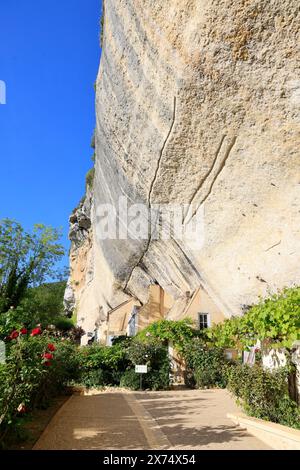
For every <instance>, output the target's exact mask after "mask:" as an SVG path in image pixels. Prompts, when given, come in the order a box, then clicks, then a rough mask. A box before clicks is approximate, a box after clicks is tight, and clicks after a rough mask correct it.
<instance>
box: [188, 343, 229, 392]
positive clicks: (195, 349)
mask: <svg viewBox="0 0 300 470" xmlns="http://www.w3.org/2000/svg"><path fill="white" fill-rule="evenodd" d="M183 357H184V360H185V363H186V373H185V383H186V385H187V386H189V387H192V388H194V387H197V388H207V387H221V388H224V387H226V373H225V372H226V369H227V367H228V361H227V360H226V359H225V357H224V351H223V350H222V349H220V348H216V347H208V346H207V345H206V344H205V343H204V342H203V340H202V339H200V338H194V339H192V340H191V341H189V342H188V343H187V344H186V345H185V347H184V350H183Z"/></svg>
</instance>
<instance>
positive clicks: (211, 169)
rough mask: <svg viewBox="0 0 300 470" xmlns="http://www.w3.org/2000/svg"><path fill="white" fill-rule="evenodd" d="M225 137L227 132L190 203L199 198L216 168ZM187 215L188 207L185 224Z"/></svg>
mask: <svg viewBox="0 0 300 470" xmlns="http://www.w3.org/2000/svg"><path fill="white" fill-rule="evenodd" d="M225 137H226V134H224V135H223V136H222V138H221V142H220V143H219V145H218V148H217V151H216V153H215V156H214V159H213V162H212V164H211V166H210V168H209V170H208V171H207V172H206V173H205V175H204V177H203V178H202V179H201V181H200V183H199V185H198V186H197V188H196V190H195V192H194V194H193V196H192V197H191V199H190V201H189V205H191V204H193V202H194V200H195V199H196V198H197V196H198V194H199V192H200V190H201V188H202V187H203V185H204V183H205V181H206V180H207V178H208V177H209V176H210V174H211V173H212V171H213V169H214V167H215V164H216V162H217V159H218V156H219V153H220V152H221V148H222V145H223V142H224V139H225ZM187 216H188V209H187V213H186V214H185V215H184V217H183V219H184V220H183V224H185V222H186V218H187Z"/></svg>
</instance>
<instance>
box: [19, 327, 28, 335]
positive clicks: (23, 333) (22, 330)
mask: <svg viewBox="0 0 300 470" xmlns="http://www.w3.org/2000/svg"><path fill="white" fill-rule="evenodd" d="M20 333H21V335H27V333H28V330H27V329H26V328H22V329H21V330H20Z"/></svg>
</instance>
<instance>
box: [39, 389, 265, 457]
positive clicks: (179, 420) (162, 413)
mask: <svg viewBox="0 0 300 470" xmlns="http://www.w3.org/2000/svg"><path fill="white" fill-rule="evenodd" d="M236 410H237V409H236V405H235V404H234V401H233V400H232V399H231V397H230V396H229V394H228V392H227V391H225V390H180V391H179V390H176V391H167V392H137V393H130V392H128V393H126V392H124V393H122V392H99V393H97V394H94V395H87V396H86V395H73V396H72V397H71V398H70V399H69V400H68V401H67V402H66V403H65V404H64V405H63V406H62V408H61V409H60V410H59V411H58V413H57V414H56V415H55V416H54V418H53V419H52V421H51V422H50V424H49V425H48V427H47V428H46V429H45V431H44V433H43V434H42V436H41V437H40V439H39V440H38V441H37V443H36V444H35V446H34V450H41V449H43V450H49V449H50V450H61V449H68V450H81V449H89V450H95V449H111V450H133V449H134V450H139V449H153V450H155V449H177V450H178V449H191V450H196V449H199V450H201V449H203V450H204V449H253V450H254V449H267V446H266V445H265V444H263V443H262V442H260V441H259V440H258V439H256V438H255V437H252V436H251V435H249V434H248V433H247V432H245V431H243V430H242V429H241V428H239V427H237V426H235V425H234V424H233V423H232V421H230V420H229V419H228V418H226V413H228V412H234V411H236Z"/></svg>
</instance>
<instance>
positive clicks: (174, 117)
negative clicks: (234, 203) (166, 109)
mask: <svg viewBox="0 0 300 470" xmlns="http://www.w3.org/2000/svg"><path fill="white" fill-rule="evenodd" d="M176 105H177V98H176V96H174V105H173V117H172V123H171V126H170V129H169V132H168V134H167V136H166V138H165V140H164V142H163V145H162V148H161V151H160V153H159V157H158V160H157V164H156V168H155V172H154V177H153V180H152V181H151V184H150V189H149V195H148V207H149V214H150V213H151V199H152V192H153V188H154V185H155V182H156V180H157V175H158V172H159V168H160V164H161V160H162V157H163V154H164V150H165V148H166V145H167V143H168V140H169V138H170V136H171V134H172V130H173V128H174V124H175V120H176ZM151 240H152V233H150V235H149V239H148V242H147V245H146V248H145V250H144V251H143V253H142V254H141V256H140V258H139V260H138V262H137V263H136V264H135V265H134V266H133V268H132V269H131V271H130V274H129V276H128V279H127V281H126V284H125V287H124V291H127V290H128V289H127V288H128V284H129V282H130V280H131V277H132V274H133V271H134V270H135V268H136V267H137V266H139V265H140V264H141V262H142V260H143V258H144V256H145V255H146V253H147V251H148V250H149V246H150V243H151Z"/></svg>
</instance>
